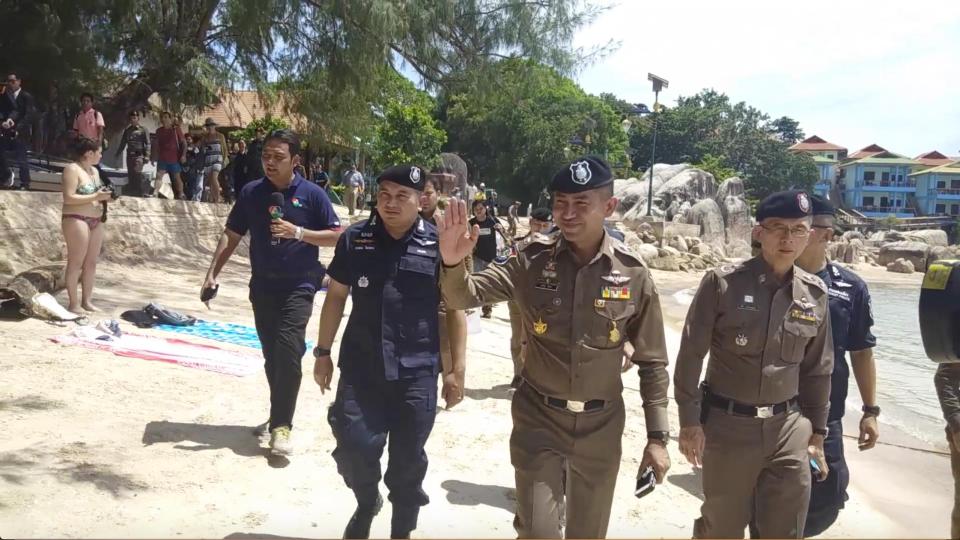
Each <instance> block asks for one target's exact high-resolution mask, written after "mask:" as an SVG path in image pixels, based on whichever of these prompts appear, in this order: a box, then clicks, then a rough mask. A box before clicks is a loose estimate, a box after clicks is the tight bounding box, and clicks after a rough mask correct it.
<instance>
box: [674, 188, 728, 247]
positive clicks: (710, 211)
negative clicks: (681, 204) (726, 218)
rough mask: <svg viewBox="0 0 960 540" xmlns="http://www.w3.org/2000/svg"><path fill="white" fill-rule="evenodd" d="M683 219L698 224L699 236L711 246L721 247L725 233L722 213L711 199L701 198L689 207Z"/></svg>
mask: <svg viewBox="0 0 960 540" xmlns="http://www.w3.org/2000/svg"><path fill="white" fill-rule="evenodd" d="M684 219H685V221H686V222H687V223H691V224H694V225H700V238H701V239H702V240H703V241H704V242H706V243H707V244H710V246H711V247H714V248H719V249H721V250H722V249H723V246H724V243H725V240H726V233H725V231H724V227H723V214H722V213H721V212H720V207H719V206H717V202H716V201H714V200H713V199H703V200H702V201H700V202H698V203H697V204H695V205H693V206H691V207H690V210H689V212H687V214H686V216H685V218H684Z"/></svg>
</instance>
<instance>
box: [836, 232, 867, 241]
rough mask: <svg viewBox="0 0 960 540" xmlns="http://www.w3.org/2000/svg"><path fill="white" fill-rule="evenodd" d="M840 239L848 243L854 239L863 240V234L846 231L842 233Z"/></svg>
mask: <svg viewBox="0 0 960 540" xmlns="http://www.w3.org/2000/svg"><path fill="white" fill-rule="evenodd" d="M841 238H842V239H843V240H845V241H848V242H849V241H850V240H854V239H858V240H863V239H864V236H863V233H862V232H860V231H847V232H845V233H843V236H842V237H841Z"/></svg>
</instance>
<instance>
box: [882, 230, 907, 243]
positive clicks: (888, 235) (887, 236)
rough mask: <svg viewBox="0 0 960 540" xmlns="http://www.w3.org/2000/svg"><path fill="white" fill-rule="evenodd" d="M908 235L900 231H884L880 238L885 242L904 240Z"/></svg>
mask: <svg viewBox="0 0 960 540" xmlns="http://www.w3.org/2000/svg"><path fill="white" fill-rule="evenodd" d="M906 239H907V237H906V236H904V234H903V233H902V232H900V231H884V232H883V236H881V237H880V240H881V241H883V242H903V241H904V240H906Z"/></svg>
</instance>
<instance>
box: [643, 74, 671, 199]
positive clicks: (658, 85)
mask: <svg viewBox="0 0 960 540" xmlns="http://www.w3.org/2000/svg"><path fill="white" fill-rule="evenodd" d="M647 80H648V81H650V82H652V83H653V145H651V146H652V149H651V150H650V179H649V180H648V184H649V189H648V190H647V215H648V216H652V215H653V165H654V164H655V163H656V162H657V161H656V158H657V106H658V105H659V100H660V90H663V89H664V88H667V87H668V86H669V85H670V83H669V82H667V80H666V79H662V78H660V77H657V76H656V75H654V74H653V73H647Z"/></svg>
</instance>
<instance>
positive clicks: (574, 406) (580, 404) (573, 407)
mask: <svg viewBox="0 0 960 540" xmlns="http://www.w3.org/2000/svg"><path fill="white" fill-rule="evenodd" d="M586 405H587V403H586V402H585V401H573V400H571V399H568V400H567V410H568V411H570V412H575V413H582V412H583V411H584V410H585V409H586Z"/></svg>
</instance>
